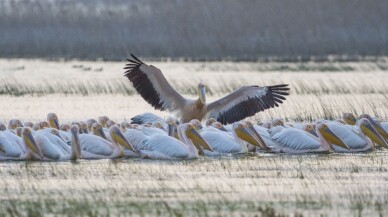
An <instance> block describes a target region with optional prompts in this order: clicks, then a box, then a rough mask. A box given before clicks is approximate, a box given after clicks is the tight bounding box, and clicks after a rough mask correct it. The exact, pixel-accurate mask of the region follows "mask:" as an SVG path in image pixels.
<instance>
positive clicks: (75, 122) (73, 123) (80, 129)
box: [71, 121, 84, 134]
mask: <svg viewBox="0 0 388 217" xmlns="http://www.w3.org/2000/svg"><path fill="white" fill-rule="evenodd" d="M71 125H77V126H78V129H79V131H78V132H79V133H80V134H82V133H84V131H83V130H82V126H81V123H80V122H79V121H73V122H71Z"/></svg>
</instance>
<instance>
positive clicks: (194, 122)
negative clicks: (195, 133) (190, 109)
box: [190, 119, 203, 130]
mask: <svg viewBox="0 0 388 217" xmlns="http://www.w3.org/2000/svg"><path fill="white" fill-rule="evenodd" d="M190 124H192V125H193V126H194V127H195V129H196V130H202V128H203V127H202V124H201V122H200V121H199V120H198V119H193V120H191V121H190Z"/></svg>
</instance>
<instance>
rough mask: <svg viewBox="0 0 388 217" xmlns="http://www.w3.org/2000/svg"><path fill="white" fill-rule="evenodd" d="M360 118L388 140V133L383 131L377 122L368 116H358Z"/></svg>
mask: <svg viewBox="0 0 388 217" xmlns="http://www.w3.org/2000/svg"><path fill="white" fill-rule="evenodd" d="M361 118H366V119H368V121H370V123H371V124H372V125H373V127H374V128H375V129H376V130H377V132H378V133H379V134H380V135H381V136H382V137H383V138H384V139H388V132H387V131H385V130H384V128H383V127H382V126H381V124H380V123H379V122H377V121H376V120H375V119H373V118H372V117H371V116H370V115H368V114H362V115H360V119H361Z"/></svg>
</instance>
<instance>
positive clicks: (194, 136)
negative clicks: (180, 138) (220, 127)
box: [186, 129, 213, 151]
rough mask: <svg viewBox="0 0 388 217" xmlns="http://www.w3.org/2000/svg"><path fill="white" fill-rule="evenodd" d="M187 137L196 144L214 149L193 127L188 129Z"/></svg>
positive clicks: (210, 149) (206, 148) (209, 149)
mask: <svg viewBox="0 0 388 217" xmlns="http://www.w3.org/2000/svg"><path fill="white" fill-rule="evenodd" d="M186 135H187V137H188V138H189V139H190V140H191V141H192V142H193V144H194V145H195V146H197V145H199V146H201V147H202V148H204V149H205V150H208V151H213V149H212V148H211V147H210V145H209V144H208V143H207V142H206V140H205V139H204V138H203V137H202V136H201V135H200V134H199V133H198V131H197V130H195V129H191V130H188V131H186ZM197 148H198V147H197Z"/></svg>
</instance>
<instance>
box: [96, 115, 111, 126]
mask: <svg viewBox="0 0 388 217" xmlns="http://www.w3.org/2000/svg"><path fill="white" fill-rule="evenodd" d="M108 121H109V118H108V116H101V117H98V123H100V124H101V126H103V127H106V122H108Z"/></svg>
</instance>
